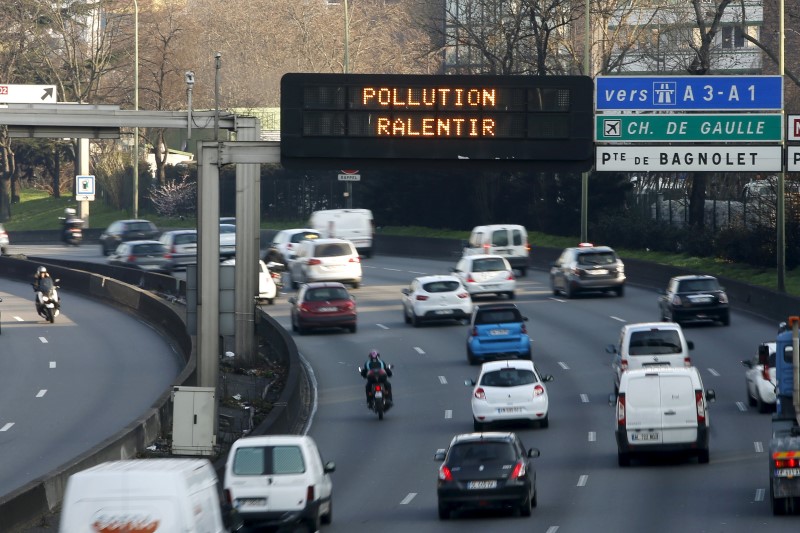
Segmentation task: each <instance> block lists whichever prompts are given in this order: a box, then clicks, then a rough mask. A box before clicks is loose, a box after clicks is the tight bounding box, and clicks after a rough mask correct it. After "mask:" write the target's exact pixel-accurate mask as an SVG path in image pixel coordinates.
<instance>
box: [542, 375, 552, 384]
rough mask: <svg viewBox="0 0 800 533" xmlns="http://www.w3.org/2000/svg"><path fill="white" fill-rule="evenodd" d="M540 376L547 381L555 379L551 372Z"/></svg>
mask: <svg viewBox="0 0 800 533" xmlns="http://www.w3.org/2000/svg"><path fill="white" fill-rule="evenodd" d="M540 377H541V378H542V381H545V382H550V381H553V379H554V378H553V376H552V375H551V374H545V375H543V376H540Z"/></svg>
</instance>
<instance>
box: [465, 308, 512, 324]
mask: <svg viewBox="0 0 800 533" xmlns="http://www.w3.org/2000/svg"><path fill="white" fill-rule="evenodd" d="M521 321H522V318H521V316H520V314H519V311H518V310H517V309H493V310H491V311H481V312H479V313H478V315H477V316H476V317H475V323H476V324H498V323H503V322H521Z"/></svg>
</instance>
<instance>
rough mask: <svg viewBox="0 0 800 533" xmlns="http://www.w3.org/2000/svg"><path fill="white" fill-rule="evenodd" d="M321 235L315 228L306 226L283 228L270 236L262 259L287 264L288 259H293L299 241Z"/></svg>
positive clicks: (317, 237) (316, 237)
mask: <svg viewBox="0 0 800 533" xmlns="http://www.w3.org/2000/svg"><path fill="white" fill-rule="evenodd" d="M321 237H322V235H320V233H319V232H318V231H317V230H313V229H308V228H292V229H284V230H281V231H279V232H278V233H276V234H275V236H274V237H273V238H272V243H270V245H269V248H267V251H266V253H265V254H264V260H265V261H267V262H270V261H274V262H275V263H282V264H284V265H285V264H288V261H290V260H292V259H294V256H295V253H296V252H297V247H298V245H299V244H300V242H301V241H304V240H306V239H309V240H314V239H319V238H321Z"/></svg>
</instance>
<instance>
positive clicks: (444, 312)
mask: <svg viewBox="0 0 800 533" xmlns="http://www.w3.org/2000/svg"><path fill="white" fill-rule="evenodd" d="M436 314H437V315H452V314H453V310H452V309H439V310H438V311H436Z"/></svg>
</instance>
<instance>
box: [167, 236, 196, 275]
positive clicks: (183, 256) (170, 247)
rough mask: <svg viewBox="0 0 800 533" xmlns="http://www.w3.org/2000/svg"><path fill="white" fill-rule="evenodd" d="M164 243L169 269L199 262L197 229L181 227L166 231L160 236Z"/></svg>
mask: <svg viewBox="0 0 800 533" xmlns="http://www.w3.org/2000/svg"><path fill="white" fill-rule="evenodd" d="M158 240H159V242H161V244H163V245H164V248H166V251H165V252H164V254H165V257H166V258H167V269H168V270H170V271H172V270H175V269H178V268H186V265H195V264H197V230H196V229H179V230H173V231H165V232H164V233H162V234H161V237H159V238H158Z"/></svg>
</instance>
